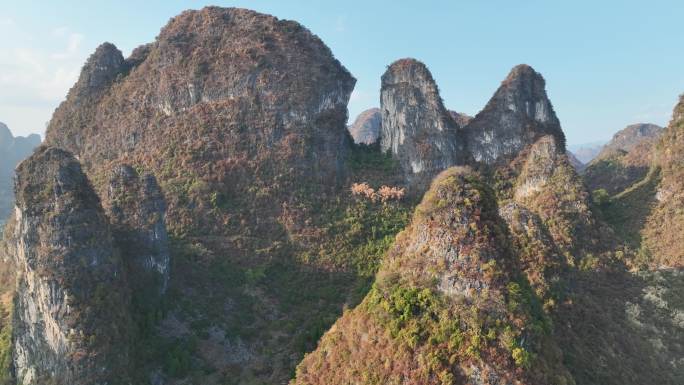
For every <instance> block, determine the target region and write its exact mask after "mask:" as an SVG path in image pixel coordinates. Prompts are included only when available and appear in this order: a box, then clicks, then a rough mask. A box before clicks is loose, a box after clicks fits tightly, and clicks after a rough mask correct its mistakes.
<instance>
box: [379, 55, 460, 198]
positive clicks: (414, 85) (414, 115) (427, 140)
mask: <svg viewBox="0 0 684 385" xmlns="http://www.w3.org/2000/svg"><path fill="white" fill-rule="evenodd" d="M380 109H381V110H382V131H381V135H380V147H381V149H382V151H383V152H387V151H389V152H391V153H392V155H393V157H395V158H396V159H398V161H399V163H400V164H401V167H402V168H403V170H404V174H405V176H406V179H407V181H408V183H409V184H414V185H415V184H421V183H422V184H425V183H428V182H429V181H430V180H431V178H432V177H433V176H434V175H436V174H437V173H439V172H440V171H442V170H444V169H446V168H448V167H450V166H453V165H456V164H462V163H463V161H464V159H465V153H464V150H463V141H462V139H461V138H459V136H458V132H457V131H458V125H457V124H456V122H454V120H453V118H452V117H451V115H450V114H449V112H448V111H447V110H446V108H444V105H443V104H442V99H441V97H440V96H439V91H438V89H437V85H436V84H435V81H434V79H433V78H432V74H430V71H429V70H428V69H427V67H426V66H425V64H423V63H421V62H419V61H417V60H415V59H401V60H397V61H396V62H394V63H392V64H391V65H390V66H389V68H388V69H387V71H386V72H385V73H384V75H382V87H381V90H380Z"/></svg>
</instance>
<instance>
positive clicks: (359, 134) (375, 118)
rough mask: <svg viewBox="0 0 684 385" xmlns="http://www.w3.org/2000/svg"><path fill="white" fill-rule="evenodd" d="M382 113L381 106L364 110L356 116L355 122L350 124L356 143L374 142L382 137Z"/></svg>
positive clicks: (350, 131)
mask: <svg viewBox="0 0 684 385" xmlns="http://www.w3.org/2000/svg"><path fill="white" fill-rule="evenodd" d="M381 126H382V114H381V113H380V109H379V108H371V109H368V110H366V111H363V112H362V113H360V114H359V116H357V117H356V120H354V124H352V125H351V126H349V133H350V134H351V136H352V138H353V139H354V143H363V144H368V145H370V144H373V143H376V142H377V141H378V139H379V138H380V127H381Z"/></svg>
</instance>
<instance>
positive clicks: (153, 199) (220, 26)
mask: <svg viewBox="0 0 684 385" xmlns="http://www.w3.org/2000/svg"><path fill="white" fill-rule="evenodd" d="M353 85H354V79H353V78H352V77H351V75H350V74H349V73H348V72H347V71H346V69H344V67H342V65H341V64H340V63H339V62H337V61H336V60H335V59H334V57H333V55H332V53H331V52H330V50H329V49H328V48H327V47H326V46H325V45H324V44H323V43H322V42H321V41H320V39H318V38H317V37H316V36H314V35H312V34H311V33H310V32H309V31H308V30H306V29H305V28H304V27H302V26H300V25H299V24H297V23H295V22H291V21H283V20H278V19H276V18H274V17H271V16H267V15H262V14H258V13H256V12H252V11H248V10H241V9H232V8H231V9H222V8H216V7H209V8H205V9H202V10H200V11H188V12H184V13H183V14H181V15H180V16H178V17H176V18H174V19H172V20H171V21H170V22H169V24H168V25H167V26H166V27H164V28H163V29H162V31H161V33H160V35H159V37H158V38H157V40H156V41H155V42H153V43H150V44H148V45H145V46H141V47H139V48H138V49H136V50H135V51H134V52H133V53H132V54H131V56H130V57H129V58H123V56H122V54H121V53H120V52H119V51H118V50H117V49H116V47H115V46H113V45H112V44H109V43H105V44H103V45H102V46H100V47H99V48H98V49H97V50H96V52H95V53H94V54H93V55H92V56H91V57H90V58H89V60H88V62H87V63H86V65H85V66H84V68H83V71H82V74H81V77H80V78H79V80H78V82H77V84H76V85H75V86H74V88H72V90H71V91H70V92H69V95H68V96H67V99H66V101H65V102H64V103H62V105H61V106H60V107H59V108H58V110H57V111H56V112H55V115H54V117H53V120H52V121H51V122H50V125H49V128H48V132H47V138H48V139H47V141H48V143H49V144H50V145H53V146H59V147H64V148H66V149H68V150H69V151H73V152H74V154H75V155H77V158H78V159H79V160H80V161H81V162H83V166H82V167H83V171H84V172H85V174H86V175H87V176H86V175H84V173H83V172H81V166H80V165H79V163H78V162H77V161H76V158H75V157H72V156H71V155H70V154H68V153H67V152H65V151H64V150H59V149H57V148H55V147H49V148H48V147H46V148H41V149H40V150H39V151H38V152H37V153H36V154H35V155H34V157H33V158H32V159H31V160H30V161H27V162H25V163H24V164H23V165H22V167H21V168H20V175H21V177H20V185H19V187H18V189H17V192H18V200H17V202H18V210H17V213H18V216H17V217H16V218H14V220H12V221H10V224H9V226H7V228H6V230H7V231H8V234H10V236H9V237H7V239H8V241H9V242H6V243H5V244H4V246H3V247H5V248H6V249H7V250H6V251H4V255H5V256H7V255H9V256H12V257H13V258H14V259H15V261H16V263H17V266H18V267H17V268H14V267H10V268H8V269H0V284H2V285H3V286H4V285H5V283H6V282H8V281H9V279H7V276H9V275H10V274H6V272H12V271H17V273H18V279H19V280H18V282H19V286H18V289H17V290H18V291H17V293H16V297H15V298H16V302H15V303H16V304H17V307H16V308H15V309H14V310H15V312H14V314H12V316H11V317H12V318H13V319H14V322H13V325H14V329H12V328H11V327H9V326H10V325H8V324H7V322H5V320H4V319H5V318H8V317H9V315H8V314H9V312H8V311H7V310H10V307H9V306H8V304H7V303H6V301H3V305H4V306H2V309H0V310H2V312H0V320H2V321H3V322H2V323H0V326H2V329H1V330H0V365H2V366H3V367H5V368H7V366H8V362H7V360H8V359H9V360H10V361H13V362H14V366H15V368H16V369H17V375H18V376H19V377H20V380H21V381H22V382H27V383H30V382H31V381H33V379H35V378H36V377H37V376H40V375H44V374H46V373H48V372H49V371H50V370H51V369H50V368H55V373H57V374H56V375H58V376H59V377H58V382H62V383H71V380H72V379H74V378H75V377H78V379H77V381H90V382H89V383H93V382H94V383H98V381H97V380H92V379H93V378H102V381H99V382H101V383H104V382H107V381H105V380H108V379H109V380H111V381H109V382H108V383H112V381H114V382H115V380H121V381H122V382H127V379H128V377H130V378H131V381H130V382H132V383H151V384H155V385H158V384H170V385H181V384H183V385H185V384H194V383H201V384H208V385H211V384H226V383H228V384H233V383H240V384H243V383H244V384H262V383H274V384H282V383H286V382H287V381H288V380H290V379H291V378H292V375H293V372H294V371H295V367H297V365H298V364H299V365H298V367H297V369H296V378H295V379H293V380H292V381H293V383H301V384H316V383H321V384H323V383H325V384H328V383H333V384H334V383H344V384H346V383H416V384H424V383H439V384H453V383H473V384H512V383H528V384H573V383H580V384H616V385H617V384H635V385H636V384H642V383H649V382H653V381H654V382H656V383H663V384H678V383H680V382H681V381H680V380H681V379H682V373H683V372H682V368H683V367H684V360H678V359H677V357H681V353H682V347H681V342H680V341H681V340H682V339H681V335H682V325H681V322H680V321H681V315H682V314H684V313H682V312H683V311H684V309H682V303H684V302H682V301H681V299H680V298H679V297H681V296H680V295H679V293H680V292H681V275H680V274H679V272H678V271H676V270H672V271H663V272H661V271H658V272H653V273H643V272H642V273H640V274H630V273H627V272H626V269H625V266H624V264H626V263H627V264H629V266H634V264H631V262H632V261H633V260H634V259H635V258H636V257H635V256H634V255H633V250H631V249H630V248H624V247H622V245H621V244H620V242H618V240H616V238H615V233H614V232H612V231H611V230H610V229H609V228H607V227H606V226H605V225H604V224H603V223H602V222H601V220H600V218H598V219H597V218H596V217H595V215H594V212H595V211H596V210H599V207H602V208H601V209H600V210H601V211H604V213H603V214H604V216H605V217H608V215H607V214H606V213H607V211H605V210H604V207H605V206H604V205H602V204H601V203H600V202H595V203H592V202H591V195H590V194H589V193H588V192H587V191H586V189H585V187H584V185H583V183H582V180H581V179H580V177H579V176H578V174H577V172H576V171H575V169H574V168H573V167H572V165H571V163H570V159H569V157H568V155H567V154H566V149H565V144H564V140H565V139H564V135H563V132H562V130H561V128H560V123H559V122H558V118H557V117H556V116H555V113H554V112H553V108H552V106H551V102H550V101H549V100H548V97H547V96H546V92H545V89H544V87H545V83H544V79H543V78H542V77H541V75H540V74H538V73H536V72H535V71H534V70H533V69H532V68H531V67H529V66H526V65H521V66H517V67H515V68H514V69H513V70H512V71H511V73H510V74H509V76H508V77H507V79H506V80H505V81H504V82H503V83H502V85H501V87H500V88H499V89H498V90H497V91H496V93H495V94H494V96H493V97H492V99H491V100H490V101H489V103H488V104H487V106H486V107H485V109H484V110H483V111H482V112H480V113H479V114H477V116H476V117H475V118H473V119H472V120H468V119H466V118H465V117H462V118H463V119H462V122H460V121H457V120H458V119H456V118H457V116H455V115H454V114H453V113H450V112H449V111H447V110H446V109H445V108H444V106H443V103H442V101H441V99H440V97H439V92H438V88H437V85H436V84H435V82H434V79H433V78H432V76H431V75H430V72H429V71H428V69H427V67H426V66H425V65H424V64H422V63H420V62H418V61H416V60H414V59H401V60H399V61H397V62H395V63H393V64H392V65H391V66H390V67H389V68H388V69H387V72H386V73H385V74H384V75H383V78H382V91H381V111H380V114H381V122H380V124H381V131H380V143H377V142H376V143H375V144H374V145H372V146H365V145H356V144H354V143H352V141H351V140H350V135H349V133H348V131H347V127H346V118H347V117H346V104H347V101H348V99H349V95H350V93H351V89H352V88H353ZM681 110H684V109H683V108H682V107H678V110H677V111H679V112H678V113H676V114H675V116H678V118H677V119H681V116H682V115H683V114H684V113H682V112H681ZM373 114H377V113H373ZM375 116H377V115H375ZM375 119H376V120H377V117H376V118H375ZM466 121H467V123H466ZM677 135H678V134H677V133H676V130H674V129H673V130H672V131H671V135H670V136H671V137H670V138H669V139H668V141H667V142H663V147H659V148H661V150H662V152H660V153H658V154H659V155H658V156H654V159H656V158H657V159H658V162H660V163H658V164H661V165H662V166H661V167H662V168H663V170H664V171H663V173H662V176H663V181H662V182H660V179H659V175H660V173H659V172H658V171H657V170H658V168H657V167H653V168H652V169H651V170H653V172H652V173H651V174H649V175H651V176H652V178H650V179H645V180H647V181H648V184H647V188H645V190H648V191H653V192H652V194H651V195H652V196H653V199H655V197H656V193H655V188H656V187H658V188H659V194H658V195H657V196H658V197H659V198H660V199H661V203H662V210H660V211H658V210H654V211H652V212H651V211H648V210H647V212H646V214H645V215H653V218H652V220H653V222H652V223H653V224H658V223H663V222H666V223H668V225H669V226H670V227H669V228H672V229H674V230H675V231H678V230H679V227H677V226H678V225H679V224H680V223H679V222H678V218H680V217H678V216H677V215H678V213H679V211H678V210H679V208H680V207H681V200H678V198H677V199H675V200H670V198H671V197H672V196H674V197H679V195H678V194H679V193H678V192H677V191H679V190H677V189H678V187H679V186H680V184H681V183H680V182H679V181H680V180H681V175H679V174H678V173H677V172H678V171H677V170H678V169H681V167H679V166H680V164H679V163H681V162H679V160H680V158H679V157H678V155H677V154H681V151H680V150H681V149H680V148H679V147H677V145H676V143H678V139H677V138H678V136H677ZM673 143H675V144H673ZM383 150H386V151H383ZM632 151H634V149H633V150H632ZM454 164H467V165H468V166H463V167H453V168H449V167H451V166H453V165H454ZM678 167H679V168H678ZM447 168H449V169H448V170H446V171H443V170H445V169H447ZM442 171H443V172H442ZM440 172H442V174H441V175H440V176H438V177H437V178H436V179H435V180H434V181H432V177H433V176H434V175H437V174H438V173H440ZM89 180H90V182H92V187H90V184H89V183H90V182H89ZM51 181H56V182H57V183H51ZM73 181H77V182H78V183H72V182H73ZM157 181H158V182H157ZM430 182H433V183H432V188H431V189H430V190H429V191H428V193H427V194H426V195H425V196H422V193H423V192H424V190H425V189H427V186H428V185H429V183H430ZM680 190H681V189H680ZM65 191H66V193H65ZM409 192H410V193H414V194H409ZM96 193H97V195H96ZM98 195H99V196H98ZM680 195H681V194H680ZM594 198H596V197H594ZM415 199H422V203H421V204H420V206H419V207H418V209H416V210H415V213H414V215H413V219H412V220H411V224H410V226H409V227H408V228H406V226H407V224H408V222H409V220H410V217H409V213H410V212H412V211H413V209H414V205H415V203H417V202H416V200H415ZM100 201H101V203H100ZM634 201H635V202H636V201H637V200H634ZM27 202H29V203H27ZM659 207H661V206H659ZM41 208H46V209H45V210H44V211H40V210H39V209H41ZM647 208H649V209H650V207H648V206H647ZM32 210H39V211H38V212H35V213H34V212H33V211H32ZM632 212H636V210H633V211H632ZM67 213H68V215H67ZM675 214H677V215H675ZM658 215H662V216H663V217H666V218H665V219H663V218H661V217H658ZM65 218H66V219H65ZM69 218H71V219H73V220H74V221H75V222H74V223H72V222H70V221H69V220H68V219H69ZM644 220H645V219H644ZM667 221H670V222H667ZM76 222H77V223H76ZM642 223H643V222H642ZM649 223H650V222H649ZM83 227H85V228H83ZM404 229H405V231H404V232H402V233H401V234H400V235H399V236H396V234H397V233H398V232H400V231H401V230H404ZM653 229H654V231H655V232H654V233H653V234H656V235H649V237H651V236H653V237H655V236H659V237H664V239H668V240H670V241H672V242H671V244H666V245H665V247H668V248H669V249H671V250H675V251H676V250H677V249H676V247H677V246H676V245H677V244H679V243H678V242H679V241H678V239H675V238H676V237H677V236H678V235H676V234H675V235H672V234H665V235H662V234H661V233H659V232H658V231H662V229H658V228H653ZM616 233H618V234H619V232H618V231H616ZM668 236H670V238H667V237H668ZM79 237H85V238H87V239H80V238H79ZM648 239H655V238H648ZM648 239H647V240H648ZM645 243H646V242H645ZM646 244H647V243H646ZM46 245H47V246H50V247H52V246H54V247H52V248H48V249H45V246H46ZM388 250H389V252H387V251H388ZM645 250H646V249H645ZM659 255H660V256H661V257H658V258H661V259H655V258H651V259H648V261H651V262H653V264H657V265H660V264H662V265H668V264H669V265H670V266H677V264H676V263H672V260H671V259H670V257H669V256H670V255H671V254H667V253H665V254H659ZM32 256H37V257H38V258H35V259H32V258H31V257H32ZM84 256H85V257H89V256H101V257H102V258H99V259H97V261H96V262H97V263H95V264H88V263H87V262H88V260H85V259H82V258H79V257H84ZM119 256H120V258H119ZM662 256H665V257H662ZM61 257H64V258H61ZM36 261H37V262H39V265H40V266H38V268H36V266H35V265H33V264H32V263H34V262H36ZM102 261H104V262H106V263H100V262H102ZM656 261H657V262H656ZM661 261H664V262H661ZM675 261H676V259H675ZM51 272H53V273H54V272H56V273H57V274H58V275H57V276H56V277H53V276H50V273H51ZM65 272H66V273H65ZM72 272H75V273H74V274H71V273H72ZM119 272H120V273H119ZM101 274H104V275H105V276H104V277H100V275H101ZM53 278H56V279H54V280H51V279H53ZM53 281H54V282H53ZM373 282H374V283H373ZM45 285H47V288H46V289H45V290H44V291H46V292H48V293H49V292H50V291H49V290H53V291H55V290H56V292H57V293H64V292H68V291H69V290H71V289H73V288H76V293H77V294H79V295H81V296H82V297H87V298H86V299H87V300H93V301H95V302H94V305H92V306H86V308H85V309H84V308H83V307H82V306H80V305H81V303H76V304H75V305H77V306H74V307H71V308H68V309H66V310H64V311H60V312H58V314H57V315H56V316H53V314H52V313H51V311H52V310H54V309H58V310H60V309H62V310H63V309H64V308H65V306H64V304H65V303H67V302H66V301H64V300H63V298H62V297H60V296H56V297H54V298H53V297H51V296H45V295H43V292H40V290H39V292H38V293H37V294H36V293H35V292H34V291H33V290H34V289H36V288H38V289H40V288H42V287H44V286H45ZM7 286H9V285H7ZM103 292H104V293H105V294H107V295H104V296H103V294H102V293H103ZM84 293H85V294H84ZM77 297H78V296H77ZM102 297H106V298H104V299H103V298H102ZM5 298H6V295H5V296H3V297H2V298H0V299H3V300H5ZM77 299H79V300H80V298H77ZM53 300H54V301H53ZM50 301H53V302H54V303H53V302H50ZM117 301H118V302H120V303H115V302H117ZM52 305H54V306H52ZM34 308H39V309H40V311H32V309H34ZM27 309H28V310H27ZM348 309H352V310H348ZM81 310H83V311H81ZM69 311H75V312H76V313H69ZM64 314H68V315H73V317H70V316H69V317H67V318H60V317H63V316H64ZM46 315H47V316H46ZM50 317H52V318H55V319H57V321H58V322H54V323H53V322H44V320H45V319H52V318H50ZM340 317H341V318H340ZM93 320H95V321H93ZM53 324H57V326H58V328H56V329H53V328H51V327H46V326H45V325H48V326H50V325H53ZM126 325H129V326H126ZM331 325H332V328H330V326H331ZM596 325H600V326H599V327H598V329H597V326H596ZM32 328H33V329H32ZM68 328H71V329H73V330H84V333H83V335H81V334H80V333H79V334H78V335H77V336H75V338H74V339H73V340H72V339H68V341H67V342H66V343H64V344H58V346H57V347H58V348H59V349H60V350H59V352H65V351H66V352H67V353H68V352H75V354H56V353H55V351H56V350H55V349H53V347H54V346H53V345H54V344H52V342H54V341H62V340H63V339H61V337H59V336H61V335H63V334H64V333H65V330H68ZM27 330H28V332H27ZM45 330H47V332H45ZM93 330H95V331H96V333H91V334H95V337H92V335H89V334H88V333H90V332H91V331H93ZM597 330H598V332H597ZM326 331H327V333H326ZM625 331H626V332H625ZM52 332H55V333H53V334H51V333H52ZM324 333H325V334H324ZM624 333H629V336H628V338H625V336H624ZM46 334H47V335H48V336H52V335H57V336H58V337H59V338H56V339H55V338H51V337H50V338H47V339H46V338H43V336H44V335H46ZM103 335H104V336H106V337H102V336H103ZM322 335H324V336H323V338H322V339H320V337H321V336H322ZM108 337H110V338H113V339H114V340H111V341H110V340H109V339H108ZM319 340H320V342H319ZM84 341H85V342H84ZM10 343H14V344H15V349H14V351H13V352H11V351H10V350H11V349H9V347H8V346H6V345H9V344H10ZM317 343H318V347H317V348H316V344H317ZM70 344H71V345H70ZM29 348H33V350H31V349H29ZM312 350H313V351H312ZM305 352H311V353H310V354H308V355H306V357H305V358H304V360H303V361H302V360H301V359H302V357H304V353H305ZM112 354H116V355H115V356H114V357H113V358H112ZM642 354H643V355H644V356H645V357H646V358H643V357H642V356H641V355H642ZM46 357H47V358H46ZM672 357H675V359H672ZM93 365H95V366H96V367H97V369H98V370H97V371H95V370H93V367H95V366H93ZM46 368H47V369H46ZM65 368H66V369H65ZM5 372H7V373H9V370H5ZM34 382H35V381H34ZM38 382H40V380H38ZM76 383H78V382H76Z"/></svg>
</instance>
